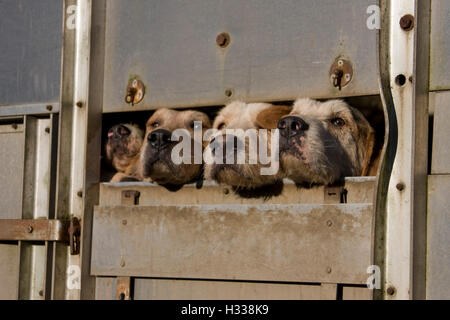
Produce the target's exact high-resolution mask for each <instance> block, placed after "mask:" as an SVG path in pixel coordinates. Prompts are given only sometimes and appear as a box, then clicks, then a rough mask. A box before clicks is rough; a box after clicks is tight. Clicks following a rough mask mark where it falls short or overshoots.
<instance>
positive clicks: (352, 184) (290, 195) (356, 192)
mask: <svg viewBox="0 0 450 320" xmlns="http://www.w3.org/2000/svg"><path fill="white" fill-rule="evenodd" d="M344 187H345V189H346V190H347V203H371V202H372V200H373V196H374V188H375V177H349V178H346V179H345V185H344ZM126 190H136V191H138V192H139V193H140V197H139V205H144V206H145V205H158V204H160V205H176V204H217V203H221V204H259V203H265V204H294V203H298V204H305V203H324V202H325V201H324V196H325V190H324V187H323V186H320V187H315V188H311V189H299V188H297V186H296V185H295V184H294V183H293V182H292V181H289V180H285V181H284V187H283V192H282V194H281V195H279V196H277V197H271V198H270V199H262V198H255V199H247V198H242V197H239V196H237V195H236V194H234V193H233V191H232V190H231V188H230V187H228V186H220V185H217V184H216V183H214V182H211V181H205V182H204V184H203V187H202V189H201V190H198V189H197V188H196V186H195V185H194V184H190V185H186V186H184V187H183V188H182V189H180V190H179V191H177V196H176V197H174V196H173V192H171V191H168V190H167V189H165V188H162V187H161V186H158V185H156V184H152V183H146V182H137V183H136V182H121V183H102V184H101V185H100V202H99V203H100V205H105V206H114V205H121V204H122V192H123V191H126Z"/></svg>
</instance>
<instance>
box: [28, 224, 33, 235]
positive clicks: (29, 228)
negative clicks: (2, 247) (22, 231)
mask: <svg viewBox="0 0 450 320" xmlns="http://www.w3.org/2000/svg"><path fill="white" fill-rule="evenodd" d="M27 231H28V233H32V232H33V226H32V225H29V226H28V229H27Z"/></svg>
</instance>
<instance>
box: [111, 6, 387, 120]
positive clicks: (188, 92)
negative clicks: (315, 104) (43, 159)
mask: <svg viewBox="0 0 450 320" xmlns="http://www.w3.org/2000/svg"><path fill="white" fill-rule="evenodd" d="M377 2H378V1H374V0H347V1H341V0H322V1H315V0H283V1H270V0H264V1H262V0H249V1H241V0H229V1H208V0H193V1H189V2H185V1H176V0H168V1H143V0H129V1H123V0H111V1H108V2H107V18H106V45H105V46H106V49H105V51H106V58H105V87H104V95H103V97H104V111H105V112H114V111H123V110H139V109H150V108H158V107H185V106H205V105H222V104H225V103H226V102H227V101H229V100H230V98H227V97H226V96H225V90H227V89H231V90H233V95H232V97H231V99H243V100H245V101H248V102H249V101H274V100H290V99H295V98H297V97H298V96H310V97H333V96H340V95H345V96H352V95H368V94H377V93H378V92H379V90H378V82H377V62H376V60H377V59H376V52H377V48H376V34H377V33H376V30H369V29H368V28H367V19H368V18H369V15H368V14H367V9H368V7H369V6H370V5H374V4H377ZM222 32H227V33H228V34H229V35H230V38H231V42H230V44H229V46H228V47H227V48H219V47H218V45H217V44H216V36H217V35H218V34H220V33H222ZM340 56H342V57H345V58H346V59H348V60H350V61H351V62H352V64H353V69H354V77H353V80H352V81H351V83H350V84H349V85H348V86H347V87H345V88H343V90H342V91H340V92H339V91H338V90H337V89H336V88H334V87H333V86H332V84H331V81H330V75H329V70H330V67H331V65H332V64H333V62H334V61H335V60H336V58H337V57H340ZM135 76H137V77H139V78H140V79H141V80H142V81H143V82H144V84H145V86H146V94H145V97H144V99H143V101H142V102H140V103H139V104H137V105H135V106H134V107H131V106H128V105H127V104H126V103H125V94H126V87H127V84H128V81H129V79H130V78H133V77H135Z"/></svg>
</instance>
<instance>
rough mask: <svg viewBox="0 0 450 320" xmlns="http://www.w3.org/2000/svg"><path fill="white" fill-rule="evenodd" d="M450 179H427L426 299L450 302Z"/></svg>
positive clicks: (440, 176) (441, 177) (442, 176)
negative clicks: (449, 192) (449, 300)
mask: <svg viewBox="0 0 450 320" xmlns="http://www.w3.org/2000/svg"><path fill="white" fill-rule="evenodd" d="M449 189H450V175H432V176H429V178H428V221H427V227H428V230H427V238H428V239H427V291H426V292H427V299H446V300H447V299H450V291H449V288H450V269H449V268H448V266H449V265H450V250H449V244H450V214H449V212H450V200H449V196H448V190H449Z"/></svg>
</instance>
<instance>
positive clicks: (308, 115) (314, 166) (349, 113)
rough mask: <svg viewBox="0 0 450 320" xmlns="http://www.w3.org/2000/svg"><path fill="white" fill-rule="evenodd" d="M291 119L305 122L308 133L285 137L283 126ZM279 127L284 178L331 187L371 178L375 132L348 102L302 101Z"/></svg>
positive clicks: (299, 182) (296, 103)
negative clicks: (350, 178) (351, 178)
mask: <svg viewBox="0 0 450 320" xmlns="http://www.w3.org/2000/svg"><path fill="white" fill-rule="evenodd" d="M289 117H290V118H291V119H301V120H302V121H303V123H304V124H305V128H306V129H305V130H299V133H298V134H295V135H294V134H292V135H288V134H286V133H284V134H283V132H282V130H283V129H282V127H283V126H282V125H281V124H284V125H285V123H286V121H285V120H287V119H289ZM279 127H280V162H281V167H282V170H283V173H284V176H285V177H287V178H290V179H292V180H293V181H294V182H296V183H297V184H299V185H301V186H312V185H317V184H319V185H321V184H322V185H328V184H333V183H335V182H338V181H339V180H342V179H343V178H344V177H346V176H364V175H367V174H368V172H369V168H370V159H371V155H372V152H373V146H374V141H375V135H374V130H373V129H372V127H371V126H370V124H369V122H368V121H367V120H366V119H365V118H364V116H363V115H362V114H361V113H360V112H359V111H358V110H357V109H355V108H353V107H351V106H349V105H348V104H347V103H345V102H344V101H342V100H329V101H326V102H319V101H315V100H312V99H299V100H297V101H296V102H295V103H294V107H293V109H292V112H291V113H290V114H289V115H288V116H287V117H284V118H283V119H281V120H280V122H279ZM295 132H297V131H295Z"/></svg>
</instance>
